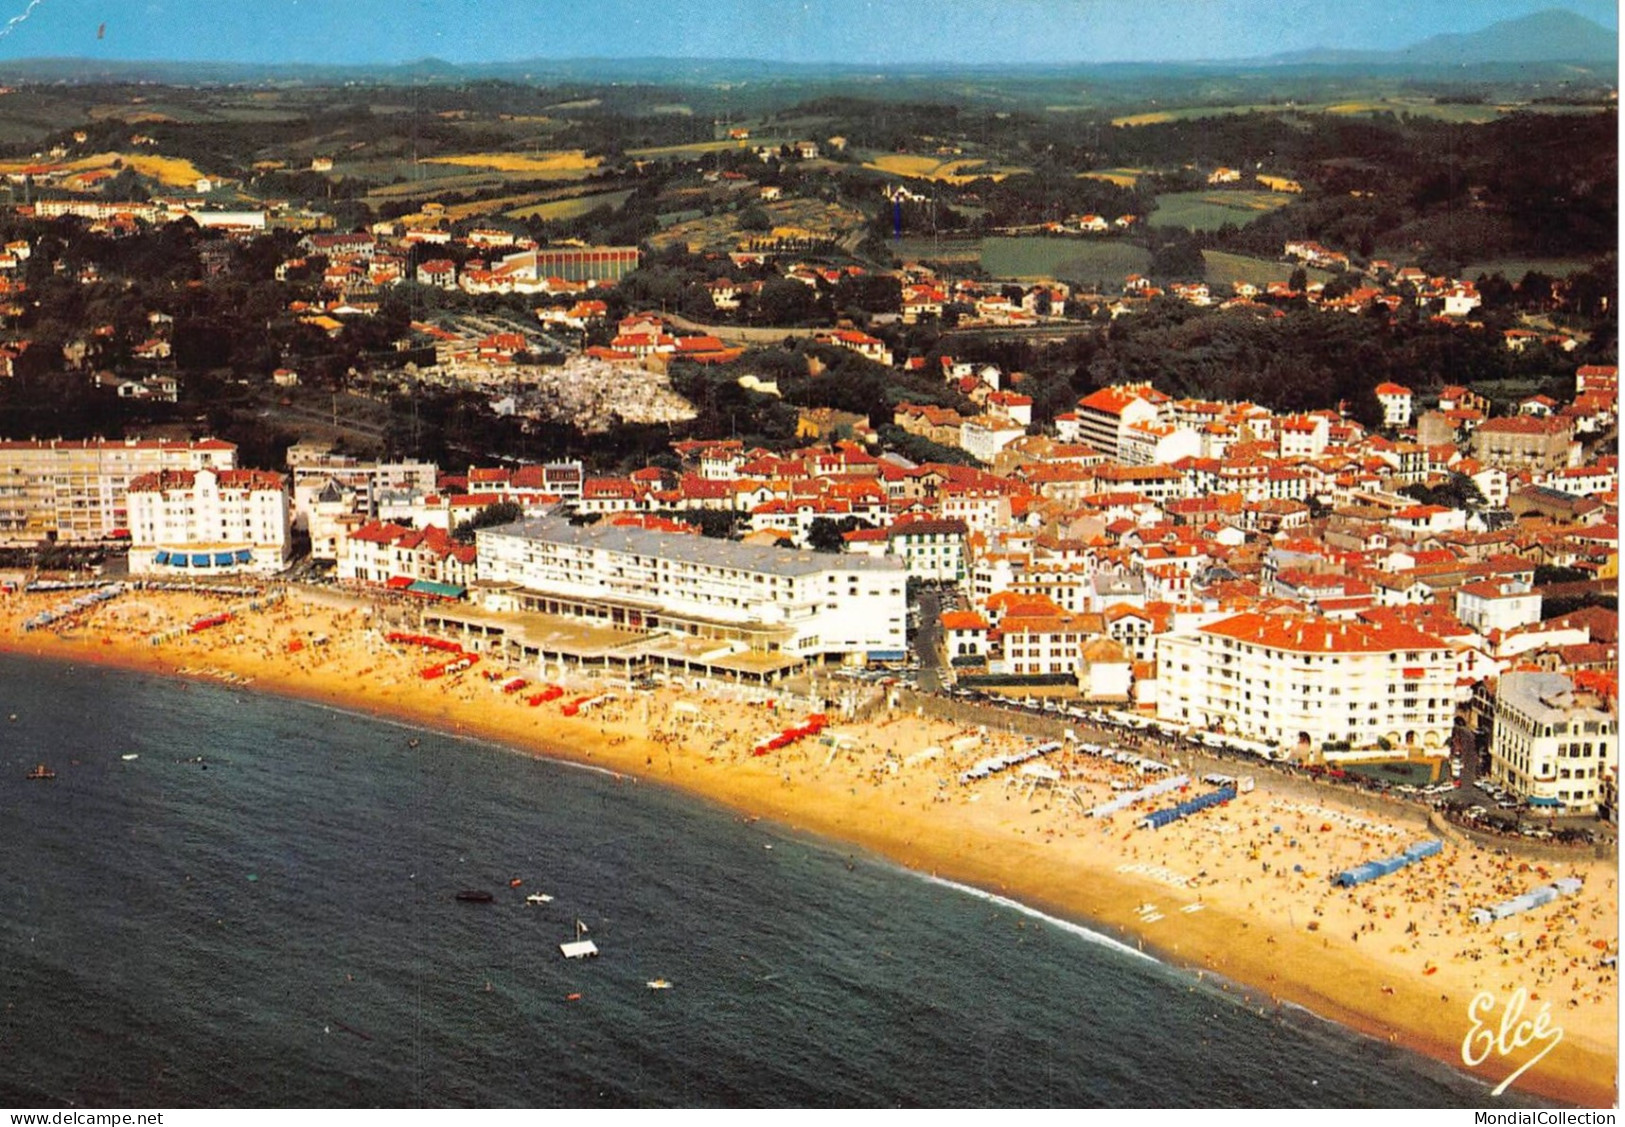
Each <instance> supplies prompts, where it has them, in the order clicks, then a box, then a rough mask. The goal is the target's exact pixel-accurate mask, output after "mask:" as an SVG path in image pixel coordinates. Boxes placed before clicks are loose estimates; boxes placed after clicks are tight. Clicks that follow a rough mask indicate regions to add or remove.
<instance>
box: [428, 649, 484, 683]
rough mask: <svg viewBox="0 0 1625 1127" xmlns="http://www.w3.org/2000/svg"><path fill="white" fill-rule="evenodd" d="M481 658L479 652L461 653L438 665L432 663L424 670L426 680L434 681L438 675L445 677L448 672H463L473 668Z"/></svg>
mask: <svg viewBox="0 0 1625 1127" xmlns="http://www.w3.org/2000/svg"><path fill="white" fill-rule="evenodd" d="M479 660H480V655H479V654H459V655H457V656H456V657H454V658H452V659H451V660H450V661H442V662H440V663H439V664H438V665H431V666H429V668H427V669H425V670H424V671H423V679H424V680H425V681H433V680H434V679H435V678H437V677H444V676H445V675H446V674H448V673H461V672H462V671H463V670H465V669H469V668H472V667H473V665H474V663H475V662H477V661H479Z"/></svg>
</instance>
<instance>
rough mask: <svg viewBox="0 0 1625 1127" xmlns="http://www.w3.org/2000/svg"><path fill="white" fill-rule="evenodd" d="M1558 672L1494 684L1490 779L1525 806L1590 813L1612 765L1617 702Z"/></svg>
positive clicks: (1520, 675) (1511, 677) (1518, 675)
mask: <svg viewBox="0 0 1625 1127" xmlns="http://www.w3.org/2000/svg"><path fill="white" fill-rule="evenodd" d="M1581 679H1582V677H1575V678H1570V677H1569V676H1567V675H1565V674H1562V673H1508V674H1505V675H1504V676H1503V677H1502V678H1501V680H1500V681H1499V682H1498V683H1497V685H1496V687H1495V730H1494V734H1493V735H1492V736H1491V737H1490V778H1491V779H1493V780H1494V781H1495V782H1497V783H1500V784H1502V785H1503V786H1505V787H1507V788H1508V789H1509V790H1511V791H1513V792H1514V793H1516V794H1520V795H1523V796H1524V797H1525V798H1526V799H1527V800H1528V801H1529V804H1530V805H1531V806H1534V807H1537V808H1547V809H1550V810H1552V811H1553V812H1561V813H1565V814H1594V813H1596V811H1597V803H1598V801H1599V799H1600V797H1601V794H1602V786H1603V780H1604V779H1605V778H1606V777H1607V776H1608V774H1609V772H1610V771H1611V770H1612V768H1613V767H1614V765H1615V764H1616V763H1617V759H1616V756H1617V754H1618V753H1617V751H1616V750H1615V741H1616V740H1617V738H1618V734H1619V706H1618V703H1617V701H1616V699H1615V698H1614V697H1613V696H1611V695H1608V694H1606V693H1605V692H1600V691H1598V690H1597V689H1596V688H1586V687H1583V686H1582V685H1580V684H1577V683H1576V682H1577V681H1579V680H1581Z"/></svg>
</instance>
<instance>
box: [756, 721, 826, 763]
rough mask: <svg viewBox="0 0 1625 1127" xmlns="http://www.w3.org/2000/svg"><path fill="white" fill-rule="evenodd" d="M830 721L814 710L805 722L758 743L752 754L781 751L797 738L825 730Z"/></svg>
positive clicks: (802, 738)
mask: <svg viewBox="0 0 1625 1127" xmlns="http://www.w3.org/2000/svg"><path fill="white" fill-rule="evenodd" d="M828 723H829V717H828V716H827V715H825V714H824V713H822V712H814V713H812V714H811V715H810V716H808V717H807V722H806V723H805V724H798V725H796V726H795V727H793V728H786V729H784V731H782V732H780V733H779V734H778V735H776V736H774V737H773V738H772V739H769V740H764V741H763V742H761V743H759V744H757V745H756V747H755V749H754V750H753V751H752V752H751V754H752V755H766V754H767V753H768V752H770V751H779V750H780V749H782V748H787V747H789V746H790V745H791V744H793V743H795V742H796V741H797V740H804V739H806V738H807V737H808V736H816V735H817V734H818V733H819V732H822V731H823V730H824V727H825V725H827V724H828Z"/></svg>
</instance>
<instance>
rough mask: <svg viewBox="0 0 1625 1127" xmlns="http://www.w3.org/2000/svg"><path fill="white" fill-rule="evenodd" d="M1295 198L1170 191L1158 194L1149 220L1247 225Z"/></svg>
mask: <svg viewBox="0 0 1625 1127" xmlns="http://www.w3.org/2000/svg"><path fill="white" fill-rule="evenodd" d="M1295 198H1296V197H1294V196H1293V195H1292V194H1290V193H1288V192H1226V191H1218V190H1214V191H1207V192H1168V193H1166V194H1164V195H1160V196H1158V197H1157V210H1156V211H1154V212H1152V213H1151V217H1150V219H1149V220H1148V222H1149V223H1150V224H1151V225H1152V226H1154V227H1184V228H1186V229H1188V230H1191V231H1217V230H1218V229H1219V228H1220V227H1223V226H1224V225H1225V224H1226V223H1231V224H1234V225H1235V226H1237V227H1245V226H1246V225H1247V224H1249V223H1251V222H1252V221H1253V220H1255V219H1257V218H1258V217H1259V216H1260V215H1263V214H1265V213H1267V212H1271V211H1274V210H1276V209H1277V208H1282V207H1285V206H1286V205H1287V204H1289V203H1291V202H1292V201H1293V199H1295Z"/></svg>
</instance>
